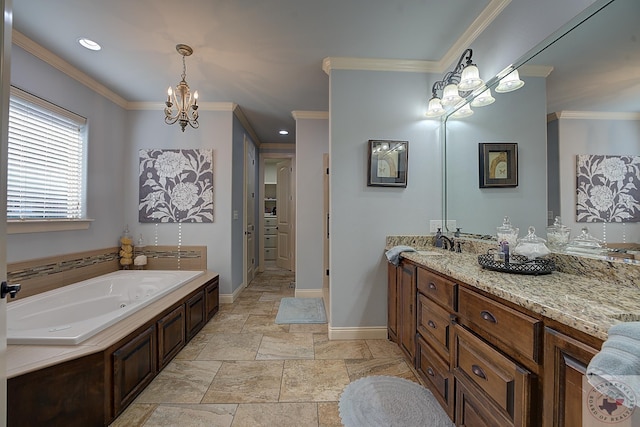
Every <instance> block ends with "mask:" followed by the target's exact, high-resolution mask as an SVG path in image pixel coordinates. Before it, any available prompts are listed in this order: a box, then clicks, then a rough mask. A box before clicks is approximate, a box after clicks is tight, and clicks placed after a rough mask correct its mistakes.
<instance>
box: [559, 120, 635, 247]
mask: <svg viewBox="0 0 640 427" xmlns="http://www.w3.org/2000/svg"><path fill="white" fill-rule="evenodd" d="M558 129H559V132H558V135H559V138H558V140H559V144H558V145H559V150H558V156H559V165H560V174H559V176H560V181H559V185H558V188H559V193H560V214H561V215H562V220H563V222H564V223H565V225H567V226H568V227H570V228H571V232H572V234H571V235H572V236H576V235H578V234H579V232H580V229H581V228H582V227H583V226H585V225H586V226H588V227H589V232H590V233H591V234H592V235H593V236H595V237H597V238H598V239H604V238H605V233H604V232H605V230H606V241H607V242H622V241H623V239H624V240H625V241H626V242H627V243H629V242H640V225H639V224H638V223H630V224H625V225H622V224H613V223H607V224H606V226H605V228H603V224H602V223H576V222H575V218H576V207H575V202H576V155H578V154H612V155H635V156H639V155H640V143H639V141H640V121H638V120H585V119H562V118H561V119H559V120H558ZM623 235H624V237H623Z"/></svg>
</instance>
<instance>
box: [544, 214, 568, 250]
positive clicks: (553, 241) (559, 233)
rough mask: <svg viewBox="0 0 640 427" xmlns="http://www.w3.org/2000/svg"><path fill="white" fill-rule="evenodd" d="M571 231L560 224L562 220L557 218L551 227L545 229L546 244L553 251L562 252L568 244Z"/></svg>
mask: <svg viewBox="0 0 640 427" xmlns="http://www.w3.org/2000/svg"><path fill="white" fill-rule="evenodd" d="M570 236H571V229H570V228H569V227H567V226H566V225H564V224H563V223H562V218H560V217H559V216H557V217H556V218H555V220H554V222H553V225H552V226H551V227H547V242H548V243H549V247H550V248H551V249H553V250H558V251H559V250H562V249H564V248H565V246H567V244H568V243H569V237H570Z"/></svg>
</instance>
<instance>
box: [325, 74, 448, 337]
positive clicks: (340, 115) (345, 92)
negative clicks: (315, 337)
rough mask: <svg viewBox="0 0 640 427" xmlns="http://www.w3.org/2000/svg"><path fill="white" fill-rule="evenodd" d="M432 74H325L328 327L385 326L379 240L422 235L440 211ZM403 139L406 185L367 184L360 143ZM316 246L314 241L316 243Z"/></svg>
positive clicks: (383, 271) (383, 272) (363, 148)
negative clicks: (430, 109) (428, 113)
mask: <svg viewBox="0 0 640 427" xmlns="http://www.w3.org/2000/svg"><path fill="white" fill-rule="evenodd" d="M435 77H436V76H428V75H425V74H421V73H401V72H377V71H350V70H333V71H331V74H330V110H329V114H330V119H329V120H330V123H331V129H330V165H331V166H330V168H331V174H330V186H331V208H330V230H331V243H330V251H331V254H330V267H329V268H330V271H331V285H330V286H331V325H330V333H331V331H333V333H332V335H333V337H337V335H338V334H339V332H338V331H340V328H354V327H377V326H384V325H386V322H387V319H386V310H387V309H386V307H387V306H386V304H387V302H386V298H387V288H386V282H387V273H386V271H387V270H386V269H387V266H386V258H385V257H384V246H385V238H386V236H387V235H393V234H425V233H428V231H429V227H428V224H429V222H428V220H429V219H436V218H437V217H439V216H440V212H441V179H440V176H441V167H440V143H439V140H438V138H437V135H438V128H439V125H438V122H434V121H427V120H425V119H424V111H425V109H426V101H427V100H426V94H428V93H430V86H429V85H430V82H432V81H433V80H434V79H435ZM370 139H391V140H404V141H408V142H409V146H408V155H409V164H408V179H407V181H408V185H407V188H391V187H387V188H385V187H367V185H366V181H367V141H368V140H370ZM318 244H319V243H318Z"/></svg>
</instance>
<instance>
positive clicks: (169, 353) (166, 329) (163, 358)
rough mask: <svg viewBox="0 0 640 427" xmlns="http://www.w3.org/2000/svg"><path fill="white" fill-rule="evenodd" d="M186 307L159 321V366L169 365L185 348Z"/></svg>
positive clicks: (181, 306) (182, 306)
mask: <svg viewBox="0 0 640 427" xmlns="http://www.w3.org/2000/svg"><path fill="white" fill-rule="evenodd" d="M184 317H185V316H184V305H180V306H179V307H178V308H176V309H175V310H173V311H172V312H171V313H169V314H167V315H166V316H164V317H163V318H162V319H160V320H158V350H159V351H158V366H159V368H160V369H162V368H164V366H165V365H166V364H167V363H169V361H170V360H171V359H173V357H174V356H175V355H176V354H178V352H179V351H180V350H181V349H182V347H184V344H185V339H184V324H185V319H184Z"/></svg>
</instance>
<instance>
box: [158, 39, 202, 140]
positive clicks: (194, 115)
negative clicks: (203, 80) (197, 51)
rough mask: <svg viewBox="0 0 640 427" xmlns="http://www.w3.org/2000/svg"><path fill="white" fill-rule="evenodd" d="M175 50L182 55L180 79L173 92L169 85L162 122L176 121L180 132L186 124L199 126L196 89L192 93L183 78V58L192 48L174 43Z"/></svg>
mask: <svg viewBox="0 0 640 427" xmlns="http://www.w3.org/2000/svg"><path fill="white" fill-rule="evenodd" d="M176 50H177V51H178V53H179V54H180V55H182V80H180V82H179V83H178V85H177V86H176V90H175V92H174V91H173V89H172V88H171V86H169V89H168V90H167V102H165V105H166V108H165V109H164V116H165V117H164V122H165V123H166V124H168V125H172V124H174V123H176V122H178V123H180V127H181V128H182V132H184V128H185V127H186V126H187V125H189V126H191V127H192V128H194V129H197V128H198V127H199V126H200V124H199V123H198V91H195V92H194V93H193V95H192V94H191V90H190V89H189V85H188V84H187V81H186V80H185V79H186V77H187V66H186V64H185V59H184V58H185V57H186V56H191V54H192V53H193V49H191V47H189V46H187V45H186V44H179V45H176ZM174 105H175V106H176V109H175V110H174V108H173V106H174Z"/></svg>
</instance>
